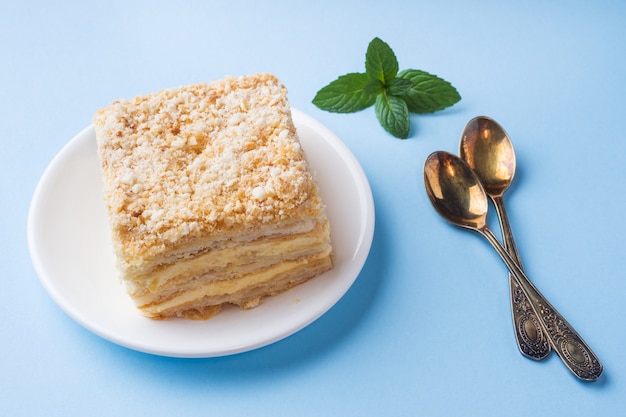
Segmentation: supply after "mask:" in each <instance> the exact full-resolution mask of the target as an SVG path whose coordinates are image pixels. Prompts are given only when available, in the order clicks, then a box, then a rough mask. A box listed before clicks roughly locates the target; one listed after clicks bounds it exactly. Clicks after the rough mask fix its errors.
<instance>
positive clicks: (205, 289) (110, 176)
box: [94, 74, 332, 319]
mask: <svg viewBox="0 0 626 417" xmlns="http://www.w3.org/2000/svg"><path fill="white" fill-rule="evenodd" d="M94 124H95V130H96V137H97V143H98V154H99V158H100V162H101V167H102V173H103V178H104V185H105V199H106V203H107V208H108V213H109V218H110V226H111V234H112V240H113V247H114V250H115V254H116V257H117V266H118V269H119V271H120V275H121V278H122V281H123V282H124V284H125V286H126V289H127V291H128V294H129V295H130V297H131V298H132V299H133V301H134V302H135V304H136V305H137V307H138V308H139V309H140V311H141V312H143V313H144V314H145V315H146V316H148V317H150V318H154V319H166V318H170V317H183V318H189V319H207V318H209V317H211V316H213V315H215V314H217V313H218V312H219V311H220V308H221V307H222V306H223V305H224V304H234V305H237V306H239V307H241V308H244V309H248V308H252V307H255V306H257V305H258V304H259V302H260V301H261V299H262V298H263V297H265V296H271V295H276V294H279V293H281V292H283V291H285V290H288V289H290V288H292V287H294V286H296V285H298V284H301V283H303V282H305V281H307V280H309V279H311V278H313V277H315V276H317V275H320V274H321V273H323V272H325V271H327V270H329V269H331V268H332V257H331V251H332V248H331V241H330V228H329V223H328V219H327V217H326V214H325V211H324V204H323V202H322V200H321V198H320V193H319V190H318V187H317V185H316V183H315V179H314V176H313V174H312V172H311V169H310V168H309V166H308V164H307V161H306V159H305V156H304V153H303V150H302V148H301V146H300V142H299V140H298V137H297V132H296V129H295V127H294V124H293V121H292V118H291V109H290V106H289V103H288V101H287V91H286V89H285V87H284V86H283V85H282V84H281V83H280V81H279V80H278V79H277V78H276V77H275V76H273V75H271V74H255V75H250V76H243V77H227V78H225V79H223V80H220V81H216V82H212V83H203V84H195V85H190V86H185V87H180V88H175V89H168V90H162V91H159V92H156V93H153V94H148V95H145V96H142V97H137V98H135V99H133V100H118V101H115V102H113V103H112V104H110V105H109V106H107V107H106V108H103V109H101V110H99V111H98V112H97V113H96V115H95V116H94Z"/></svg>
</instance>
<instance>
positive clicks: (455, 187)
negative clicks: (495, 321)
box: [424, 151, 603, 381]
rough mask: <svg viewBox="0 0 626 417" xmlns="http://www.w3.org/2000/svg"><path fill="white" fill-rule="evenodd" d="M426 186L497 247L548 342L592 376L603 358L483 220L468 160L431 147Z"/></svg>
mask: <svg viewBox="0 0 626 417" xmlns="http://www.w3.org/2000/svg"><path fill="white" fill-rule="evenodd" d="M424 183H425V186H426V192H427V194H428V197H429V199H430V201H431V203H432V204H433V206H434V208H435V210H437V212H438V213H439V214H440V215H441V216H442V217H443V218H445V219H446V220H448V221H449V222H450V223H452V224H454V225H456V226H460V227H463V228H466V229H470V230H473V231H476V232H478V233H479V234H480V235H481V236H483V237H484V238H485V239H487V241H489V243H490V244H491V245H492V246H493V248H494V249H495V250H496V252H498V255H500V257H501V258H502V260H503V261H504V263H505V264H506V266H507V267H508V268H509V271H510V272H511V274H512V276H513V278H514V279H515V281H516V282H517V284H518V285H519V286H520V287H521V288H522V289H523V290H524V291H525V292H526V294H528V302H529V303H530V306H531V308H532V309H533V311H534V312H535V314H536V316H537V318H538V319H539V321H540V323H541V325H542V327H543V328H544V329H546V333H547V336H548V339H549V340H550V343H551V344H552V347H553V348H554V350H555V351H556V352H557V354H558V355H559V357H560V358H561V360H563V362H564V363H565V365H566V366H567V368H568V369H569V370H570V371H571V372H572V373H573V374H574V375H576V376H577V377H578V378H580V379H582V380H586V381H595V380H597V379H598V378H600V375H602V370H603V367H602V364H601V363H600V360H599V359H598V358H597V357H596V355H595V354H594V353H593V352H592V351H591V349H590V348H589V346H587V344H586V343H585V341H584V340H583V339H582V338H581V337H580V336H579V335H578V333H576V331H575V330H574V328H573V327H571V326H570V325H569V323H567V321H566V320H565V319H564V318H563V316H561V315H560V314H559V312H558V311H556V309H555V308H554V307H552V305H550V303H548V302H547V301H546V300H545V298H544V297H543V296H542V295H541V294H540V293H539V291H538V290H537V289H536V288H535V286H534V285H533V284H532V283H531V282H530V280H529V279H528V277H527V276H526V274H525V273H524V271H523V270H522V269H521V268H520V267H519V266H518V264H517V262H516V261H515V260H514V259H513V258H512V257H511V255H509V253H508V252H507V250H506V249H505V248H504V246H502V245H501V244H500V242H499V241H498V239H497V238H496V236H495V235H494V234H493V232H492V231H491V229H490V228H489V227H488V226H487V212H488V210H489V204H488V201H487V194H486V193H485V190H484V188H483V186H482V184H481V182H480V180H479V179H478V176H476V174H475V173H474V171H472V169H471V168H470V166H469V165H467V163H465V162H464V161H463V160H462V159H461V158H459V157H457V156H455V155H452V154H450V153H448V152H441V151H440V152H434V153H432V154H431V155H429V156H428V158H427V159H426V163H425V164H424Z"/></svg>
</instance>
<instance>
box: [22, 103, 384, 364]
mask: <svg viewBox="0 0 626 417" xmlns="http://www.w3.org/2000/svg"><path fill="white" fill-rule="evenodd" d="M293 118H294V123H295V125H296V127H297V128H298V133H299V136H300V140H301V142H302V146H303V147H304V150H305V153H306V155H307V159H308V160H309V163H310V164H311V166H312V168H313V170H314V171H316V175H317V179H318V182H319V186H320V190H321V193H322V198H323V199H324V202H325V203H326V205H327V213H328V217H329V219H330V222H331V228H332V241H333V247H334V251H335V267H334V269H332V270H331V271H329V272H327V273H325V274H324V275H322V276H319V277H317V278H315V279H313V280H311V281H309V282H307V283H305V284H303V285H301V286H299V287H296V288H294V289H293V290H291V291H288V292H286V293H283V294H281V295H279V296H276V297H269V298H265V299H264V300H263V302H262V304H261V305H260V306H259V307H257V308H255V309H251V310H240V309H239V308H236V307H232V308H224V309H222V312H221V313H220V314H219V315H217V316H216V317H214V318H212V319H210V320H207V321H189V320H179V319H174V320H168V321H153V320H150V319H147V318H145V317H143V316H142V315H141V314H140V313H139V312H138V310H137V309H136V308H135V307H134V305H133V304H132V301H131V300H130V298H129V297H128V296H127V295H126V292H125V290H124V288H123V286H122V284H121V283H120V281H119V280H118V278H117V276H118V275H117V272H116V270H115V265H114V262H115V259H114V255H113V249H112V245H111V241H110V236H109V229H108V219H107V214H106V209H105V205H104V201H103V185H102V182H101V176H100V167H99V164H98V159H97V154H96V140H95V133H94V129H93V126H90V127H88V128H86V129H85V130H83V131H82V132H80V133H79V134H78V135H77V136H76V137H74V138H73V139H72V140H71V141H70V142H69V143H68V144H67V145H66V146H65V147H64V148H63V149H62V150H61V151H60V152H59V154H58V155H57V156H56V157H55V158H54V160H53V161H52V162H51V163H50V165H49V166H48V168H47V169H46V171H45V172H44V174H43V176H42V178H41V180H40V182H39V184H38V186H37V188H36V190H35V194H34V196H33V200H32V202H31V207H30V212H29V218H28V243H29V249H30V254H31V258H32V260H33V264H34V266H35V269H36V270H37V273H38V275H39V277H40V279H41V282H42V283H43V285H44V287H45V288H46V290H47V291H48V293H49V294H50V296H51V297H52V298H53V299H54V300H55V301H56V302H57V303H58V304H59V306H60V307H61V308H62V309H63V310H64V311H65V312H67V314H69V315H70V316H71V317H72V318H73V319H75V320H76V321H77V322H79V323H80V324H81V325H83V326H84V327H86V328H87V329H89V330H91V331H93V332H94V333H96V334H98V335H100V336H101V337H103V338H105V339H108V340H110V341H112V342H114V343H117V344H120V345H122V346H126V347H128V348H131V349H135V350H138V351H142V352H147V353H152V354H157V355H164V356H176V357H211V356H222V355H229V354H234V353H239V352H244V351H248V350H252V349H255V348H259V347H261V346H265V345H268V344H270V343H273V342H276V341H278V340H280V339H282V338H285V337H287V336H289V335H291V334H293V333H295V332H296V331H298V330H300V329H302V328H303V327H305V326H307V325H308V324H310V323H311V322H313V321H314V320H315V319H317V318H318V317H320V316H321V315H322V314H324V313H325V312H326V311H327V310H328V309H330V308H331V307H332V306H333V305H334V304H335V303H336V302H337V301H338V300H339V299H340V298H341V297H342V296H343V295H344V294H345V293H346V291H347V290H348V289H349V288H350V286H351V285H352V283H353V282H354V280H355V279H356V277H357V276H358V275H359V273H360V271H361V269H362V267H363V264H364V263H365V260H366V258H367V255H368V253H369V250H370V246H371V242H372V237H373V234H374V202H373V199H372V193H371V190H370V186H369V183H368V181H367V178H366V176H365V174H364V172H363V170H362V169H361V166H360V165H359V163H358V162H357V160H356V158H355V157H354V156H353V155H352V153H351V152H350V151H349V149H348V148H347V147H346V146H345V145H344V144H343V143H342V142H341V141H340V140H339V139H338V138H337V137H336V136H335V135H334V134H333V133H332V132H331V131H330V130H328V129H327V128H326V127H324V126H323V125H321V124H320V123H319V122H317V121H316V120H314V119H312V118H311V117H309V116H307V115H306V114H304V113H302V112H300V111H298V110H295V109H294V110H293Z"/></svg>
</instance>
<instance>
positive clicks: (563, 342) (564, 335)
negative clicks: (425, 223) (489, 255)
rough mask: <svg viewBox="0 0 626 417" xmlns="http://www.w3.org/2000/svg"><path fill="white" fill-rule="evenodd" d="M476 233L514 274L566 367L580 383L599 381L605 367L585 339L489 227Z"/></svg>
mask: <svg viewBox="0 0 626 417" xmlns="http://www.w3.org/2000/svg"><path fill="white" fill-rule="evenodd" d="M476 230H477V231H478V232H479V233H480V234H481V235H483V236H484V237H485V238H486V239H487V240H488V241H489V243H491V245H492V246H493V247H494V249H495V250H496V251H497V252H498V254H499V255H500V257H501V258H502V260H503V261H504V262H505V263H506V265H507V267H508V268H509V271H511V274H513V277H514V278H515V281H516V282H517V283H518V284H519V286H520V287H521V288H522V289H523V290H524V292H525V293H526V294H528V302H529V303H530V305H531V307H532V309H533V311H534V312H535V314H536V315H537V318H538V319H539V321H540V322H541V324H542V327H543V328H544V329H545V330H546V332H547V336H548V339H549V340H550V344H551V345H552V347H553V348H554V350H555V351H556V353H557V354H558V355H559V357H560V358H561V360H562V361H563V363H564V364H565V366H567V368H568V369H569V370H570V371H571V372H572V373H573V374H574V375H576V376H577V377H578V378H580V379H583V380H586V381H595V380H597V379H598V378H600V376H601V375H602V372H603V366H602V364H601V363H600V360H599V359H598V357H597V356H596V355H595V354H594V353H593V351H592V350H591V348H590V347H589V346H588V345H587V343H585V341H584V340H583V339H582V337H580V335H578V333H576V331H575V330H574V328H573V327H572V326H571V325H570V324H569V323H568V322H567V321H566V320H565V318H564V317H563V316H561V314H559V312H558V311H556V309H555V308H554V307H552V305H550V303H549V302H548V301H547V300H546V299H545V297H543V295H541V293H540V292H539V291H538V290H537V288H535V286H534V285H533V284H532V283H531V282H530V280H529V279H528V277H527V276H526V274H524V271H522V269H521V268H520V267H519V266H518V265H517V263H516V262H515V260H514V259H513V258H512V257H511V255H509V253H508V252H507V251H506V249H504V246H502V245H501V244H500V242H499V241H498V239H497V238H496V236H495V235H494V234H493V232H492V231H491V230H490V229H489V228H488V227H487V226H484V227H482V228H480V229H476Z"/></svg>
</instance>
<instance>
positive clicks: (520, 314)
mask: <svg viewBox="0 0 626 417" xmlns="http://www.w3.org/2000/svg"><path fill="white" fill-rule="evenodd" d="M490 197H491V200H492V201H493V205H494V207H495V208H496V213H497V215H498V220H499V222H500V229H501V230H502V238H503V240H504V247H505V249H506V250H507V251H508V253H509V254H510V255H511V257H512V258H513V259H514V260H515V261H516V262H517V265H518V266H519V268H520V269H521V270H523V266H522V261H521V260H520V256H519V252H518V251H517V246H516V245H515V240H514V239H513V232H512V231H511V225H510V224H509V218H508V215H507V213H506V209H505V208H504V200H503V198H502V196H501V195H496V196H494V195H490ZM509 288H510V291H511V312H512V315H513V326H514V329H515V337H516V339H517V346H518V348H519V350H520V352H521V353H522V354H523V355H525V356H527V357H529V358H531V359H534V360H542V359H544V358H545V357H546V356H548V355H549V354H550V352H551V348H550V343H548V340H547V339H546V333H547V330H545V329H543V328H542V326H541V323H540V321H539V320H538V317H537V315H536V314H535V312H534V310H533V309H532V307H531V305H530V303H529V302H528V298H529V295H528V294H527V293H526V291H524V289H523V288H522V287H521V286H520V285H518V284H517V282H516V281H515V279H514V278H513V275H512V274H511V273H509Z"/></svg>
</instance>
